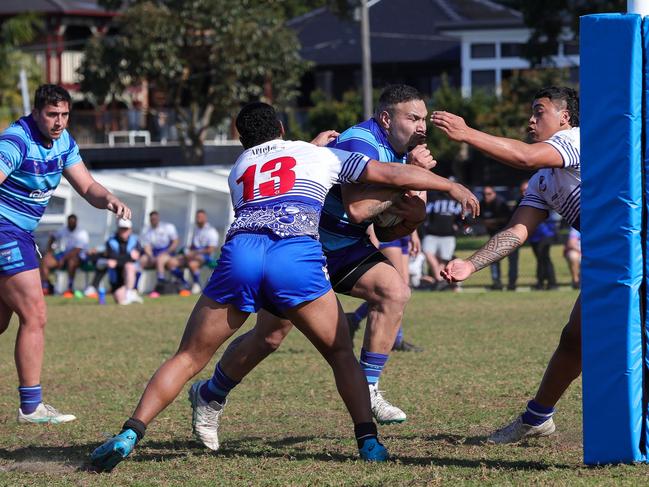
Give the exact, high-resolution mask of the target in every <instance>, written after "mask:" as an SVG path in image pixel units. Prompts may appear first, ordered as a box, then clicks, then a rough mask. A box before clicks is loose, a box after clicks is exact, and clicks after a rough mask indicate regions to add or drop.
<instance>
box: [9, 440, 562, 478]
mask: <svg viewBox="0 0 649 487" xmlns="http://www.w3.org/2000/svg"><path fill="white" fill-rule="evenodd" d="M323 439H324V440H332V441H340V437H338V436H328V437H322V436H317V437H316V436H289V437H286V438H282V439H279V440H268V439H267V438H263V437H258V436H247V437H241V438H237V439H230V440H228V441H227V443H226V444H224V445H223V446H222V448H221V449H220V450H219V451H218V452H212V451H210V450H207V449H206V448H204V447H203V446H201V445H199V444H198V443H196V442H195V441H193V440H171V441H144V442H143V443H142V445H140V446H139V447H138V449H137V452H136V454H135V455H134V456H133V457H131V458H130V459H129V461H133V462H138V463H139V462H161V461H169V460H174V459H178V458H183V457H187V456H190V455H191V456H205V457H208V456H209V457H220V458H237V457H241V456H246V457H253V458H254V457H260V458H261V457H263V458H283V459H290V460H315V461H323V462H332V461H333V462H348V461H355V460H358V456H357V455H356V454H355V453H354V454H352V455H345V454H341V453H333V452H330V453H327V452H324V451H323V452H322V453H318V452H309V451H306V450H305V448H303V447H302V446H301V444H303V443H309V442H314V441H318V440H323ZM423 439H425V440H426V441H431V442H440V441H444V442H447V443H450V444H453V445H477V444H480V443H481V441H482V440H483V439H484V438H483V437H468V438H467V437H463V436H461V435H450V434H440V435H434V436H428V437H425V438H423ZM97 446H99V443H94V442H93V443H88V444H80V445H73V446H64V447H52V446H28V447H24V448H17V449H15V450H6V449H0V460H9V461H12V462H14V463H13V464H10V465H7V466H0V472H2V471H21V472H50V473H56V472H70V471H75V470H76V471H93V470H94V469H93V468H92V467H91V466H90V465H89V463H88V462H89V455H90V452H92V451H93V450H94V449H95V448H96V447H97ZM350 446H351V445H350ZM392 460H393V461H397V462H399V463H400V464H402V465H418V466H428V465H436V466H445V467H462V468H484V467H488V468H502V469H511V470H536V471H543V470H550V469H572V468H574V466H571V465H564V464H556V463H552V464H549V463H544V462H542V461H538V462H537V461H528V460H511V459H485V458H480V459H477V458H476V459H472V458H461V457H448V456H440V455H422V456H410V455H398V454H393V456H392Z"/></svg>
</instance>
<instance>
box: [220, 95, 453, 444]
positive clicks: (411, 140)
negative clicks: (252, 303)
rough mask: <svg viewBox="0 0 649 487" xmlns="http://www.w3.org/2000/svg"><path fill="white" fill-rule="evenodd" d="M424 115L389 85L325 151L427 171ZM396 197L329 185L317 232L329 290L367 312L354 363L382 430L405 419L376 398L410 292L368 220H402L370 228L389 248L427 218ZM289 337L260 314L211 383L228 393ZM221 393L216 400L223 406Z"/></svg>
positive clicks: (421, 207) (417, 103) (418, 204)
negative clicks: (371, 111)
mask: <svg viewBox="0 0 649 487" xmlns="http://www.w3.org/2000/svg"><path fill="white" fill-rule="evenodd" d="M426 116H427V109H426V104H425V102H424V100H423V98H422V96H421V94H420V93H419V92H418V91H417V90H416V89H414V88H412V87H410V86H406V85H392V86H389V87H387V88H386V89H385V90H384V91H383V93H382V94H381V96H380V97H379V102H378V106H377V110H376V115H375V116H374V117H372V118H371V119H369V120H366V121H365V122H363V123H360V124H358V125H355V126H353V127H351V128H349V129H347V130H346V131H344V132H343V133H342V134H340V135H339V136H338V137H337V138H336V139H335V140H334V141H332V142H331V143H329V144H328V145H329V146H330V147H335V148H338V149H343V150H348V151H354V152H360V153H362V154H364V155H366V156H368V157H371V158H373V159H376V160H378V161H381V162H399V163H406V162H408V163H410V164H413V165H416V166H420V167H423V168H425V169H430V168H432V167H433V166H434V165H435V161H434V160H433V157H432V156H431V154H430V151H429V150H428V149H427V148H426V146H425V144H424V141H425V136H426ZM409 149H412V150H409ZM402 194H403V193H402V192H399V191H395V190H394V189H392V188H379V187H377V186H371V185H366V184H364V185H358V184H342V185H335V186H333V187H332V189H331V190H330V191H329V193H328V194H327V197H326V199H325V204H324V208H323V210H322V215H321V218H320V224H319V229H318V232H319V235H320V241H321V242H322V247H323V249H324V252H325V257H326V258H327V265H328V268H329V274H330V275H331V283H332V286H333V289H334V291H335V292H338V293H342V294H348V295H351V296H354V297H357V298H361V299H363V300H365V301H367V303H368V305H369V315H368V320H367V327H366V330H365V337H364V341H363V347H362V348H361V353H360V362H361V366H362V368H363V371H364V373H365V377H366V381H367V384H368V388H369V391H370V398H371V403H372V413H373V415H374V418H375V419H376V420H377V421H378V422H379V423H381V424H390V423H401V422H403V421H405V420H406V414H405V413H404V412H403V411H402V410H401V409H400V408H398V407H397V406H394V405H393V404H390V402H388V401H387V400H386V399H385V398H384V397H383V394H382V393H381V391H379V388H378V382H379V378H380V376H381V373H382V371H383V369H384V367H385V365H386V362H387V360H388V357H389V354H390V351H391V350H392V347H393V345H394V343H395V338H396V336H397V333H398V331H399V329H400V325H401V319H402V317H403V312H404V308H405V306H406V303H407V302H408V300H409V298H410V288H409V287H408V284H407V283H406V282H405V281H404V279H403V278H402V276H401V275H400V273H399V271H398V270H396V269H395V267H394V266H393V265H391V263H390V262H389V261H388V260H387V258H386V257H385V256H384V255H383V254H382V253H381V252H379V251H378V250H377V248H376V247H375V246H374V245H373V244H372V243H371V242H370V240H369V238H368V236H367V230H368V227H369V225H370V223H371V222H370V219H371V218H373V217H375V216H376V215H378V214H379V213H381V212H383V211H385V210H386V209H388V208H390V211H393V212H395V213H399V214H400V215H402V216H404V218H405V219H404V221H402V222H401V223H399V224H398V225H396V226H392V227H378V226H375V230H376V233H377V236H378V239H379V240H380V241H384V242H389V241H392V240H395V239H397V238H401V237H405V236H408V235H410V234H412V232H413V230H414V229H416V228H417V226H418V225H419V223H421V222H423V221H424V220H425V218H426V207H425V201H424V200H422V199H421V198H420V197H418V196H412V195H409V196H406V197H402ZM451 196H452V197H453V195H451ZM290 330H291V323H290V321H288V320H280V317H278V316H273V315H272V314H271V313H269V312H268V311H266V310H262V312H260V313H259V315H258V318H257V324H256V325H255V328H254V329H253V330H251V331H249V332H248V333H246V334H244V335H242V336H241V337H239V338H237V340H235V341H234V342H233V343H232V345H231V346H230V347H229V348H228V349H227V350H226V352H225V354H224V355H223V357H222V359H221V361H220V362H219V364H218V366H217V371H216V373H217V375H218V380H220V381H221V382H222V383H223V384H226V383H227V384H229V387H228V388H227V392H229V390H231V389H232V388H233V387H234V386H235V385H236V384H238V383H239V382H240V381H241V380H242V379H243V377H245V375H247V374H248V373H249V372H250V371H251V370H252V369H253V368H254V367H255V366H256V365H257V364H259V363H260V362H261V361H262V360H263V359H264V358H265V357H266V356H268V355H269V354H270V353H271V352H273V351H275V350H276V349H277V348H278V347H279V345H280V344H281V342H282V340H283V339H284V337H285V336H286V335H287V334H288V333H289V331H290ZM235 350H236V352H237V353H236V354H234V353H233V352H234V351H235ZM235 355H236V357H237V358H236V359H235ZM222 389H223V388H222ZM227 392H226V393H225V394H222V396H223V397H222V402H223V400H225V396H226V395H227ZM216 434H217V432H216V431H214V432H213V435H216Z"/></svg>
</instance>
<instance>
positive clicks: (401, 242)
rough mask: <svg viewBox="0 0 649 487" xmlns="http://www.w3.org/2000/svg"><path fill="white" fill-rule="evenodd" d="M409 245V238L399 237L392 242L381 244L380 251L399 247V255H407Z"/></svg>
mask: <svg viewBox="0 0 649 487" xmlns="http://www.w3.org/2000/svg"><path fill="white" fill-rule="evenodd" d="M409 244H410V236H407V237H401V238H398V239H396V240H393V241H392V242H381V244H380V245H379V248H380V249H387V248H388V247H401V253H402V254H403V255H408V245H409Z"/></svg>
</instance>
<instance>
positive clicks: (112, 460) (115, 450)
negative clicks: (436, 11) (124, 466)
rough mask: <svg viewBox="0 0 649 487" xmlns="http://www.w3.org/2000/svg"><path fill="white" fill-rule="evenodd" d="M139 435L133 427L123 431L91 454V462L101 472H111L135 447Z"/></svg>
mask: <svg viewBox="0 0 649 487" xmlns="http://www.w3.org/2000/svg"><path fill="white" fill-rule="evenodd" d="M136 441H137V435H136V434H135V431H133V430H132V429H127V430H125V431H122V432H121V433H120V434H118V435H115V436H113V437H112V438H111V439H110V440H108V441H107V442H106V443H104V444H103V445H101V446H100V447H98V448H97V449H96V450H95V451H93V452H92V454H91V455H90V463H91V464H92V465H93V466H94V467H96V468H97V469H98V470H99V471H100V472H110V471H111V470H112V469H113V468H115V466H116V465H117V464H118V463H119V462H121V461H122V460H124V459H125V458H126V457H127V456H129V455H130V453H131V452H132V451H133V448H135V442H136Z"/></svg>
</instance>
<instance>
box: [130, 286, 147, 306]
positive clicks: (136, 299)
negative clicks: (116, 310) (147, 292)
mask: <svg viewBox="0 0 649 487" xmlns="http://www.w3.org/2000/svg"><path fill="white" fill-rule="evenodd" d="M126 299H127V300H128V302H129V304H130V303H138V304H142V303H143V302H144V300H143V299H142V296H140V295H139V294H138V292H137V290H135V289H128V290H127V291H126Z"/></svg>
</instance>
